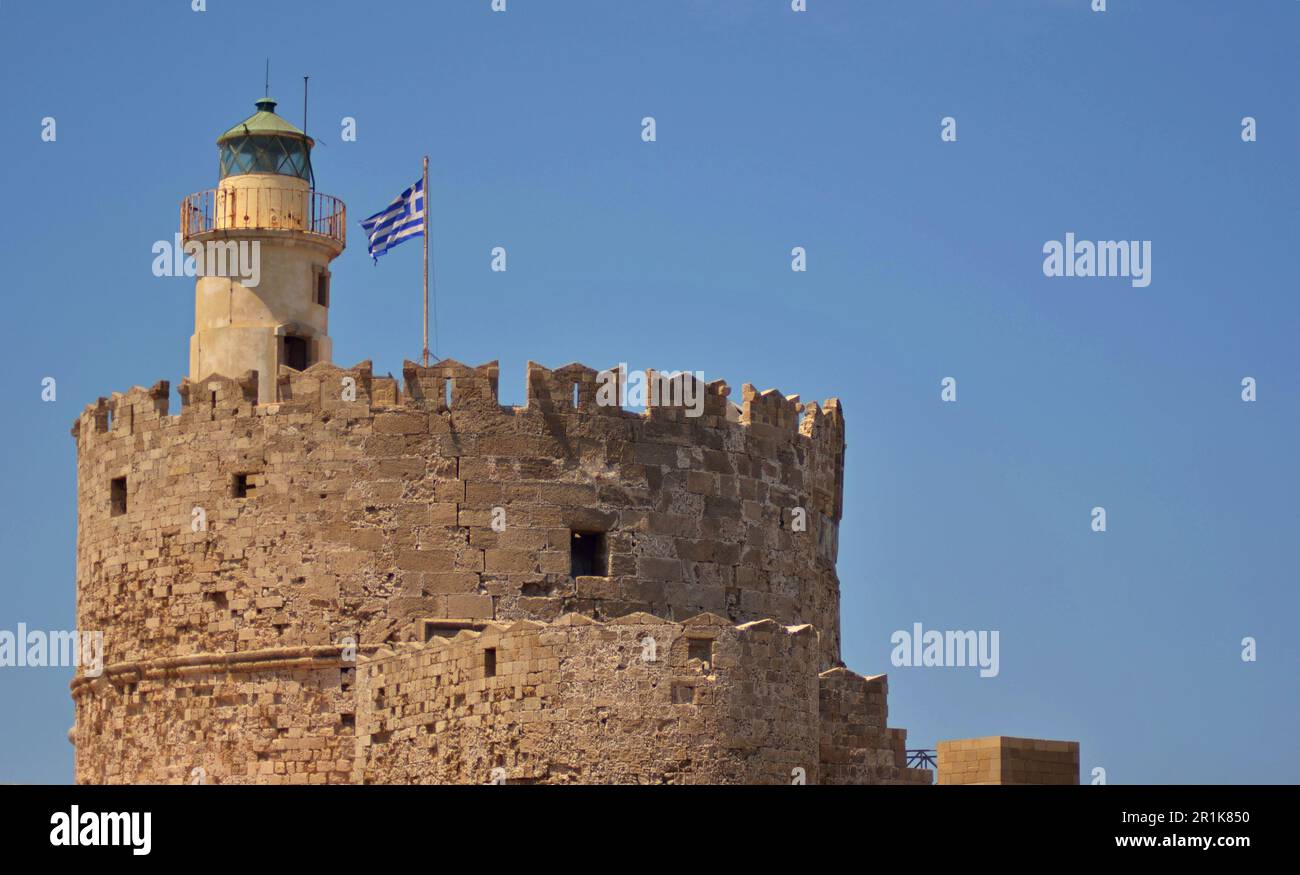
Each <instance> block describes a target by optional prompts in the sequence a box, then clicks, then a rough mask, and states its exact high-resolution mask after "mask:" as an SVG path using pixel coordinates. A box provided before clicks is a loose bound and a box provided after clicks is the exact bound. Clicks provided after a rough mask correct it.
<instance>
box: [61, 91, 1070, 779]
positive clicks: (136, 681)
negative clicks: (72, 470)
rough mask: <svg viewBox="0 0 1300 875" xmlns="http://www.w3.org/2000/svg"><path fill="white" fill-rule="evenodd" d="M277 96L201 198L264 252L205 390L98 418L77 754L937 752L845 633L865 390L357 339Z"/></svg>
mask: <svg viewBox="0 0 1300 875" xmlns="http://www.w3.org/2000/svg"><path fill="white" fill-rule="evenodd" d="M258 110H259V111H258V112H257V114H255V115H254V116H252V117H251V118H250V119H248V120H247V121H246V122H244V123H242V124H240V125H237V126H236V127H235V128H232V129H231V130H230V131H228V132H227V133H226V134H224V135H223V136H222V137H221V139H220V140H219V144H220V155H221V178H220V182H219V185H218V188H216V189H214V190H212V191H209V192H203V193H200V194H198V195H192V196H190V197H189V198H187V199H186V200H185V202H184V204H183V206H182V214H181V223H182V234H183V235H184V237H185V238H186V240H187V241H195V242H201V243H204V244H205V245H206V244H207V243H209V242H220V243H224V242H228V241H235V242H239V241H243V242H248V243H251V242H253V241H257V242H260V243H261V259H262V268H261V281H260V283H259V284H258V285H256V286H255V287H247V286H244V285H242V284H240V283H239V282H238V280H232V279H231V278H229V277H216V276H206V277H200V278H199V279H198V281H197V284H196V285H197V294H196V307H195V333H194V336H193V338H192V339H191V347H190V349H191V359H190V373H189V376H188V377H187V378H186V379H184V380H182V382H181V385H180V388H179V394H180V397H181V400H182V406H181V409H180V411H179V414H177V415H171V414H170V412H169V409H168V408H169V398H168V396H169V385H168V383H167V382H166V381H161V382H159V383H157V384H155V385H154V386H153V387H152V388H149V389H144V388H140V387H136V388H133V389H131V390H130V391H128V392H126V393H125V394H121V393H115V394H114V395H112V397H110V398H100V399H99V400H98V401H97V402H95V403H94V404H92V405H89V406H88V407H87V408H86V409H85V410H84V412H83V413H82V414H81V416H80V417H79V418H78V420H77V421H76V423H74V425H73V427H72V434H73V437H74V439H75V441H76V447H77V475H78V541H77V621H78V628H80V629H98V630H103V631H104V642H105V644H104V671H103V673H102V675H100V676H98V677H89V676H86V675H84V673H83V674H80V675H79V676H78V677H76V678H75V679H74V681H73V683H72V695H73V698H74V701H75V705H76V724H75V726H74V728H73V731H72V739H73V742H74V744H75V746H76V779H77V781H78V782H80V783H120V782H164V783H166V782H188V781H200V780H201V781H205V782H209V783H345V782H355V783H386V782H401V783H407V782H417V783H444V782H462V783H485V782H489V781H494V780H498V781H499V780H505V781H507V782H535V783H564V782H586V783H611V782H628V783H706V782H707V783H714V782H721V783H790V782H791V781H792V779H797V778H798V776H803V777H804V778H805V779H806V781H807V782H808V783H914V782H920V783H930V780H931V773H930V771H928V770H919V769H910V768H908V767H907V761H906V757H905V753H904V749H905V737H906V733H905V732H904V731H903V730H901V729H891V728H888V726H887V723H886V717H887V704H886V697H887V683H886V678H885V677H884V676H883V675H878V676H874V677H865V676H862V675H858V674H855V673H853V672H851V671H849V670H848V669H847V668H845V667H844V665H843V663H842V662H841V661H840V628H839V581H838V578H837V576H836V570H835V560H836V554H837V551H838V537H839V536H838V527H839V521H840V517H841V509H842V489H843V473H844V448H845V442H844V417H843V413H842V411H841V409H840V405H839V404H838V402H837V401H835V400H834V399H832V400H830V401H827V402H825V403H823V404H820V405H819V404H817V403H802V402H801V401H800V400H799V398H798V397H797V396H786V395H783V394H781V393H780V392H777V391H776V390H768V391H764V392H759V391H756V390H755V389H754V388H753V387H751V386H748V385H746V386H744V387H743V389H742V393H741V404H740V405H739V406H737V405H736V404H733V403H731V402H730V401H729V400H728V395H729V389H728V387H727V385H726V384H725V383H723V382H722V381H716V382H712V383H709V384H708V385H707V386H706V387H702V388H703V389H704V391H705V395H704V397H705V404H704V411H703V415H701V416H698V417H692V416H688V415H686V413H687V411H686V409H685V408H684V407H683V406H682V405H681V404H680V403H676V404H675V403H673V401H674V399H672V398H669V399H664V400H663V401H662V403H661V404H657V405H652V406H649V407H648V408H647V410H646V412H645V413H644V414H637V413H631V412H628V411H625V410H623V409H622V408H621V407H618V406H605V405H601V404H598V403H597V396H596V392H597V379H598V373H597V371H596V370H594V369H592V368H589V367H585V366H583V365H579V364H571V365H567V366H565V367H562V368H558V369H554V370H551V369H548V368H545V367H542V366H540V365H537V364H533V363H529V365H528V368H527V375H526V379H527V395H526V403H525V404H524V405H523V406H521V407H508V406H502V405H501V404H500V403H499V402H498V395H497V386H498V369H497V365H496V363H495V362H490V363H488V364H484V365H480V366H478V367H471V366H467V365H463V364H460V363H458V362H455V361H451V360H444V361H441V362H438V363H436V364H433V365H431V366H428V367H422V366H420V365H418V364H416V363H414V362H409V361H408V362H406V364H405V366H404V369H403V374H402V379H401V380H400V382H399V381H398V380H395V379H393V378H391V377H381V376H376V375H375V374H374V373H373V372H372V369H371V364H370V362H362V363H360V364H357V365H354V366H352V367H350V368H341V367H338V366H336V365H334V364H333V363H332V362H331V361H330V342H329V336H328V333H327V328H328V320H327V314H328V307H329V263H330V260H331V259H333V258H334V257H336V256H337V255H338V254H339V253H340V252H341V251H342V249H343V247H344V244H345V240H344V227H345V221H344V217H345V213H344V208H343V205H342V203H340V202H339V201H337V200H335V199H333V198H330V197H328V196H325V195H322V194H319V193H317V192H316V191H315V190H314V188H313V184H312V173H311V165H310V150H311V147H312V141H311V139H310V138H308V137H307V136H306V135H305V134H304V133H303V132H302V131H299V130H298V129H297V128H295V127H293V126H292V125H290V124H289V123H288V122H286V121H284V120H283V119H281V118H280V117H279V116H277V115H275V114H274V111H273V110H274V103H273V102H272V101H270V100H269V99H264V100H262V101H259V102H258ZM678 400H680V399H678ZM796 519H798V520H799V523H798V524H796ZM1034 755H1035V756H1037V754H1034ZM954 756H956V755H955V754H954ZM960 756H961V757H962V758H964V759H967V760H969V761H970V763H971V765H970V774H971V776H972V779H974V778H975V777H983V775H984V772H980V773H979V775H976V772H975V769H976V764H977V762H983V760H980V759H979V757H980V756H982V754H978V752H975V753H970V754H969V755H967V754H966V753H962V754H961V755H960ZM1068 756H1069V753H1068V751H1067V752H1066V753H1065V754H1064V757H1066V758H1068ZM1073 756H1074V758H1075V759H1074V763H1075V765H1074V769H1075V774H1076V775H1077V756H1078V751H1077V746H1076V747H1075V749H1074V753H1073ZM1054 757H1055V758H1056V759H1060V757H1056V754H1055V753H1052V756H1049V757H1047V758H1046V760H1043V761H1044V762H1046V761H1047V760H1052V759H1053V758H1054ZM1040 759H1041V758H1040ZM1062 762H1063V760H1062ZM981 768H982V767H981ZM1036 768H1037V767H1036ZM1043 768H1047V767H1046V766H1044V767H1043ZM1035 774H1038V773H1037V772H1036V773H1035Z"/></svg>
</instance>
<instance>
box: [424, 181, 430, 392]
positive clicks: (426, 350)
mask: <svg viewBox="0 0 1300 875" xmlns="http://www.w3.org/2000/svg"><path fill="white" fill-rule="evenodd" d="M423 189H424V366H425V367H426V368H427V367H428V366H429V156H428V155H425V156H424V186H423Z"/></svg>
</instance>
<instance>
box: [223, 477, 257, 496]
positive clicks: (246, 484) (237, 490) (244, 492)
mask: <svg viewBox="0 0 1300 875" xmlns="http://www.w3.org/2000/svg"><path fill="white" fill-rule="evenodd" d="M256 493H257V481H256V475H253V474H236V475H235V476H234V477H233V478H232V479H231V482H230V497H231V498H252V497H253V496H254V495H255V494H256Z"/></svg>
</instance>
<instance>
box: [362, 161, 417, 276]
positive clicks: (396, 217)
mask: <svg viewBox="0 0 1300 875" xmlns="http://www.w3.org/2000/svg"><path fill="white" fill-rule="evenodd" d="M361 227H362V228H365V229H366V237H367V239H368V241H369V247H370V256H371V257H372V258H373V259H374V260H375V264H378V263H379V256H381V255H383V254H384V253H385V252H387V251H388V250H390V249H392V248H393V247H394V246H396V245H397V244H398V243H401V242H402V241H403V240H409V239H411V238H412V237H423V236H424V179H423V178H421V179H420V180H419V181H417V182H416V183H415V185H413V186H411V187H410V188H408V189H407V190H406V191H404V192H402V193H401V194H399V195H398V196H397V199H396V200H394V201H393V202H392V203H391V204H389V205H388V206H386V207H384V208H383V209H382V210H380V211H379V212H377V213H375V214H374V215H373V216H371V217H370V218H368V219H363V220H362V222H361Z"/></svg>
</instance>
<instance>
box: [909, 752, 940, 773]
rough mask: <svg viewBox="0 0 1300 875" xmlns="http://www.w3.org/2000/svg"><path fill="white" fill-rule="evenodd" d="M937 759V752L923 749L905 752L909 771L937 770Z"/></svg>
mask: <svg viewBox="0 0 1300 875" xmlns="http://www.w3.org/2000/svg"><path fill="white" fill-rule="evenodd" d="M937 757H938V751H933V750H926V749H923V748H917V749H916V750H909V751H907V767H908V768H909V769H937V768H939V761H938V759H937Z"/></svg>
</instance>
